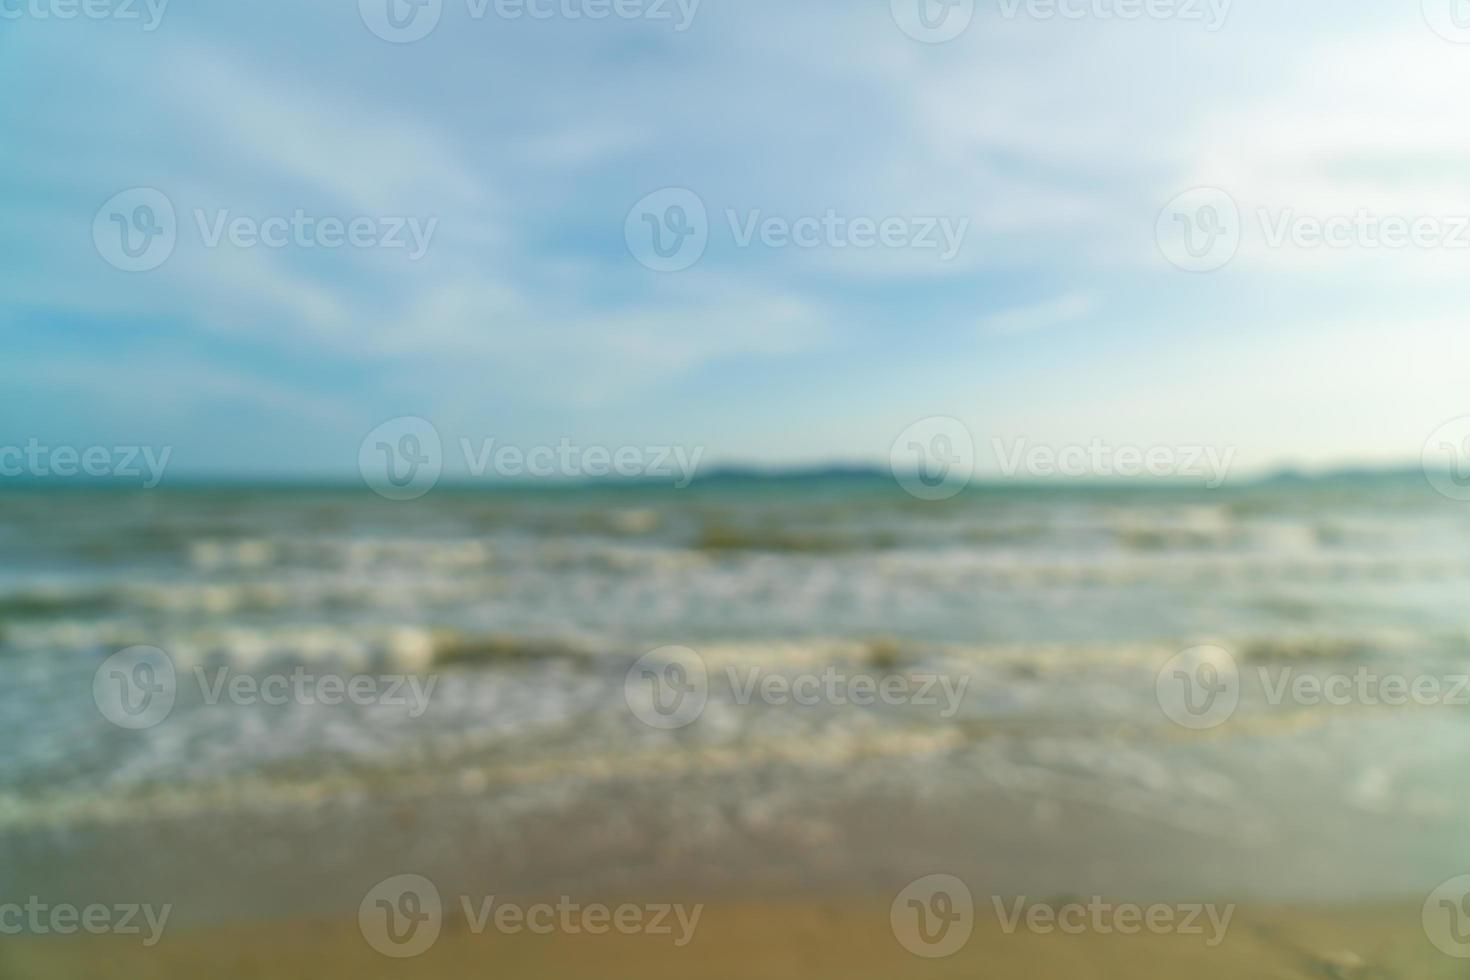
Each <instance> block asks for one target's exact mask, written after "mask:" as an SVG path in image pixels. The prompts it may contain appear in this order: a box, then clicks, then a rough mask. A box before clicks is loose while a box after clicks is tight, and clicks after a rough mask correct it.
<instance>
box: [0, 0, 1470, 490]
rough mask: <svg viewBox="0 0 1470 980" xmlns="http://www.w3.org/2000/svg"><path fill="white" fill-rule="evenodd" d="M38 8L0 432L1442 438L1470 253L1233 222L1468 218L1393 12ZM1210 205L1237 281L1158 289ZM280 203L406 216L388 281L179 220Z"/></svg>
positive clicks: (19, 82)
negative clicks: (131, 251) (680, 195)
mask: <svg viewBox="0 0 1470 980" xmlns="http://www.w3.org/2000/svg"><path fill="white" fill-rule="evenodd" d="M64 2H65V0H0V8H4V9H6V10H9V11H12V12H16V11H19V12H20V13H19V15H18V16H11V17H8V18H7V19H3V20H0V81H3V82H4V83H5V89H6V91H7V93H8V97H7V98H6V99H5V100H3V102H0V133H3V134H4V135H3V136H0V186H3V187H4V191H3V192H0V209H3V212H4V214H3V220H0V259H3V261H0V296H3V299H4V302H3V304H0V337H3V350H4V357H3V358H0V442H4V443H12V444H13V443H19V442H24V441H25V440H26V439H29V438H39V439H40V440H42V441H43V442H49V443H54V444H61V443H69V444H73V445H91V444H103V445H114V444H149V445H170V446H172V447H174V462H173V466H174V468H175V472H177V473H200V474H226V473H239V474H270V475H275V474H302V475H347V474H350V473H351V472H353V469H354V466H355V461H356V458H357V451H358V446H359V444H360V443H361V441H362V439H363V437H364V435H365V434H366V433H367V432H368V431H369V430H371V429H373V428H374V427H375V426H377V425H378V424H379V423H381V422H383V421H384V420H386V419H389V418H392V417H395V416H403V415H415V416H421V417H424V418H427V419H430V420H432V421H433V422H434V424H435V426H436V427H437V428H438V429H439V431H440V432H441V433H442V434H443V435H444V437H445V438H446V440H449V441H454V440H457V439H458V438H460V437H468V438H471V439H473V440H475V441H479V440H480V439H484V438H489V437H494V438H497V439H498V440H501V441H503V442H511V443H517V444H521V445H534V444H541V443H553V444H554V443H556V442H557V441H558V440H559V439H562V438H571V439H573V440H574V441H578V442H582V443H586V444H591V443H601V444H605V445H621V444H638V445H652V444H663V443H679V444H687V445H699V446H702V447H704V448H705V458H706V462H707V463H722V462H761V463H770V464H810V463H818V462H828V461H869V462H881V461H883V460H885V459H886V458H887V457H888V453H889V448H890V446H891V444H892V443H893V440H894V438H895V437H896V436H897V435H898V433H899V432H900V431H902V430H903V429H904V428H905V427H906V426H908V425H910V424H911V423H913V422H914V421H915V420H917V419H921V418H924V417H927V416H935V415H946V416H954V417H956V418H959V419H962V420H963V421H964V422H965V423H966V425H967V426H968V427H969V428H970V429H971V431H972V432H973V433H974V434H975V437H976V441H977V443H978V444H979V445H980V447H981V448H980V456H981V461H980V465H981V469H982V470H985V469H987V468H988V466H989V464H991V462H992V461H991V460H990V459H989V455H990V454H989V450H988V448H986V447H987V446H988V444H989V442H990V440H991V439H992V438H1003V439H1007V440H1010V439H1015V438H1025V439H1028V440H1031V441H1033V442H1044V443H1050V444H1067V443H1077V442H1085V441H1086V440H1088V439H1091V438H1095V437H1101V438H1103V439H1106V440H1110V441H1112V442H1115V443H1131V444H1139V445H1152V444H1166V445H1181V444H1212V445H1221V446H1224V445H1228V446H1233V447H1235V448H1236V450H1237V459H1238V461H1239V465H1240V466H1242V467H1245V468H1247V469H1263V468H1268V467H1273V466H1277V465H1282V464H1301V465H1307V466H1327V465H1335V464H1341V463H1357V462H1372V463H1406V462H1412V461H1414V460H1415V459H1417V457H1418V454H1419V451H1420V448H1421V447H1422V446H1423V444H1424V441H1425V439H1426V438H1427V437H1428V436H1429V434H1430V433H1431V432H1432V431H1433V430H1434V429H1435V428H1436V427H1437V426H1438V425H1440V423H1442V422H1444V421H1445V420H1446V419H1449V418H1451V417H1454V416H1457V415H1463V414H1466V413H1470V393H1467V388H1466V386H1465V384H1464V383H1463V369H1462V365H1463V364H1465V363H1466V360H1465V358H1464V355H1465V354H1466V353H1470V351H1467V350H1466V348H1467V347H1470V341H1467V340H1466V339H1465V338H1466V336H1467V332H1466V330H1465V329H1464V326H1463V319H1464V313H1463V311H1464V310H1466V309H1467V308H1470V304H1467V299H1470V251H1461V250H1458V249H1454V248H1438V249H1407V250H1399V251H1396V252H1391V253H1390V252H1386V251H1385V250H1382V249H1372V248H1365V247H1349V248H1343V249H1323V248H1315V249H1313V248H1292V247H1284V248H1283V247H1275V248H1273V247H1270V246H1269V244H1268V243H1267V242H1266V241H1265V240H1264V237H1263V235H1262V233H1261V228H1260V227H1259V222H1255V219H1254V218H1252V217H1250V216H1251V215H1253V214H1255V213H1256V212H1257V211H1258V209H1274V211H1275V212H1276V213H1280V211H1281V209H1288V208H1289V209H1292V210H1293V212H1294V213H1299V214H1308V215H1313V216H1319V217H1331V216H1334V215H1339V214H1350V213H1354V212H1356V211H1358V210H1360V209H1369V210H1370V211H1372V212H1374V213H1375V214H1393V215H1403V216H1406V217H1409V218H1413V217H1417V216H1423V215H1430V216H1439V217H1440V218H1442V219H1443V220H1445V221H1446V222H1452V221H1453V219H1454V218H1455V216H1458V215H1470V185H1467V184H1466V182H1465V180H1464V176H1463V175H1464V174H1465V173H1466V172H1470V130H1466V129H1465V127H1463V126H1461V125H1458V124H1457V120H1461V119H1462V118H1463V109H1462V104H1463V97H1464V93H1465V92H1466V91H1467V90H1470V44H1456V43H1451V41H1449V40H1447V39H1446V38H1444V37H1442V36H1441V35H1440V34H1438V33H1436V32H1435V31H1434V30H1432V29H1431V27H1430V26H1429V23H1428V21H1430V20H1433V19H1434V16H1435V14H1434V12H1433V10H1430V16H1428V17H1426V15H1425V11H1422V10H1421V9H1420V5H1419V4H1418V3H1402V4H1393V5H1388V4H1382V3H1373V2H1369V0H1337V2H1332V3H1327V2H1320V0H1312V2H1303V3H1297V4H1291V5H1283V4H1281V3H1279V2H1277V0H1237V2H1235V3H1233V4H1230V5H1229V6H1228V8H1226V19H1225V21H1224V23H1223V24H1222V25H1220V26H1219V29H1218V30H1213V31H1212V30H1208V29H1207V28H1206V26H1205V25H1203V24H1202V23H1200V22H1198V21H1192V20H1187V19H1183V18H1180V17H1169V18H1158V19H1148V18H1144V19H1137V20H1124V19H1121V18H1119V17H1116V16H1108V15H1107V11H1108V10H1110V9H1112V5H1110V3H1109V0H1090V5H1089V8H1088V9H1085V10H1083V8H1080V7H1079V8H1077V9H1079V10H1083V15H1082V16H1078V17H1076V18H1071V19H1063V18H1046V17H1043V16H1037V15H1036V9H1037V8H1036V5H1035V4H1031V5H1030V6H1028V5H1027V4H1021V6H1020V7H1019V8H1015V7H1011V8H1009V9H1010V10H1011V11H1013V12H1011V13H1007V9H1008V8H1007V7H1006V6H1005V5H1003V4H1001V3H999V2H986V0H982V2H980V3H979V6H978V9H977V11H976V12H975V14H974V18H973V21H972V22H971V23H970V24H969V26H968V28H967V29H966V30H965V31H964V33H963V34H961V35H960V36H959V37H957V38H955V39H954V40H951V41H948V42H947V43H942V44H927V43H921V42H919V41H917V40H915V39H913V38H912V37H910V36H908V35H907V34H906V33H905V32H904V31H903V30H901V29H900V28H899V26H898V23H897V21H896V19H895V16H894V13H893V10H892V9H891V4H890V3H889V0H881V2H880V0H842V2H838V0H830V2H825V0H812V2H807V3H791V2H789V0H787V2H765V0H704V2H703V3H701V4H700V5H699V6H698V8H697V10H696V11H695V12H694V16H693V19H692V21H691V23H690V24H689V26H688V29H687V30H684V31H678V30H676V29H675V28H674V26H673V25H672V24H671V23H670V22H668V21H659V20H653V19H650V18H647V17H641V18H631V19H628V18H609V19H605V20H596V21H593V20H586V19H582V20H572V19H568V18H567V17H564V16H560V15H557V16H553V17H550V18H548V19H531V18H521V19H516V20H511V19H506V18H504V17H499V16H496V15H495V14H494V12H493V9H494V8H493V5H492V7H491V11H490V12H488V13H487V14H486V15H485V16H483V17H478V18H477V17H475V16H472V14H471V10H472V9H473V8H472V7H471V6H470V5H469V4H468V0H443V9H442V14H441V18H440V20H439V22H438V24H437V26H436V27H435V29H434V30H433V31H432V32H431V33H430V34H428V36H426V37H424V38H423V39H421V40H419V41H416V42H413V43H392V42H389V41H386V40H384V39H382V38H380V37H378V36H376V35H375V34H374V33H373V32H372V31H371V30H369V29H368V27H367V26H366V24H365V21H364V17H363V13H362V10H361V9H360V8H359V4H358V2H357V0H294V2H277V0H253V2H251V3H248V4H245V3H224V2H214V0H194V2H191V3H187V4H185V3H182V2H179V3H176V4H171V5H169V6H168V7H167V8H166V10H165V11H164V13H163V16H162V18H161V20H160V21H159V22H158V24H157V27H156V29H154V30H151V31H148V30H144V29H143V24H142V23H141V22H140V21H137V20H126V19H121V18H117V17H112V18H106V19H100V20H89V19H86V18H78V19H70V20H62V19H58V18H57V17H54V16H53V17H46V18H42V17H40V16H38V15H37V10H38V9H40V10H43V11H44V10H52V11H54V9H55V7H56V4H57V3H64ZM98 2H121V0H98ZM365 2H367V0H365ZM564 2H567V3H572V4H574V5H575V4H577V3H579V2H580V3H585V2H586V0H564ZM897 2H899V3H901V2H903V0H897ZM1125 2H1126V0H1125ZM1436 2H1437V0H1426V5H1427V8H1433V7H1434V5H1435V3H1436ZM1446 2H1448V0H1446ZM138 6H139V7H140V8H141V7H142V3H141V0H140V2H139V4H138ZM1099 11H1102V12H1101V13H1099ZM1206 186H1207V187H1218V188H1223V189H1226V190H1228V192H1229V194H1230V195H1231V197H1232V198H1233V199H1234V200H1235V201H1236V202H1237V203H1238V204H1239V207H1240V209H1241V212H1242V214H1243V215H1245V216H1246V217H1245V218H1244V219H1243V222H1244V223H1243V226H1242V227H1243V232H1242V240H1241V244H1240V248H1239V251H1238V254H1236V255H1235V257H1234V259H1233V260H1232V261H1230V262H1229V264H1227V265H1225V266H1224V267H1223V268H1220V269H1217V270H1215V271H1211V272H1208V273H1191V272H1186V271H1181V270H1180V269H1178V268H1176V267H1175V266H1174V265H1172V264H1170V262H1168V261H1166V260H1165V258H1164V257H1163V255H1162V254H1161V251H1160V246H1159V243H1158V242H1157V241H1156V238H1155V223H1156V219H1158V217H1159V214H1160V211H1161V209H1163V208H1164V207H1165V205H1166V204H1167V203H1168V202H1169V201H1170V200H1171V199H1172V198H1174V197H1175V195H1177V194H1180V193H1181V192H1183V191H1186V190H1188V189H1190V188H1194V187H1206ZM138 187H145V188H155V189H157V190H158V191H160V192H162V193H163V194H164V195H165V196H166V197H167V199H168V200H169V202H170V203H171V204H172V205H173V207H174V209H175V211H176V213H177V220H178V234H177V244H176V245H175V246H174V247H173V250H172V252H171V254H170V255H169V257H168V259H167V261H166V262H164V263H163V264H162V265H160V266H159V267H158V268H156V269H153V270H151V271H146V272H126V271H122V270H120V269H118V268H115V267H113V266H112V265H110V264H109V263H108V261H106V260H105V258H104V257H103V256H102V255H101V254H99V249H98V247H97V246H96V245H95V244H94V239H93V225H94V218H96V217H97V215H98V211H99V208H102V206H103V204H104V202H107V201H109V199H111V198H113V196H114V195H117V194H119V193H120V192H125V191H128V190H129V189H130V188H138ZM667 187H678V188H687V189H689V190H691V191H693V192H694V193H695V194H697V195H698V197H699V199H700V200H701V201H702V202H703V204H704V205H705V206H706V208H707V209H708V215H709V246H708V249H707V251H706V252H705V253H704V255H703V257H702V258H701V259H700V260H699V261H698V262H696V263H695V264H694V265H693V266H691V267H690V268H688V269H685V270H683V271H678V272H662V273H661V272H656V271H652V270H650V269H648V268H645V267H644V266H642V265H640V264H639V262H637V261H636V260H635V259H634V257H633V256H632V255H631V254H630V251H629V247H628V244H627V241H626V240H625V221H626V219H627V217H628V214H629V209H630V208H632V207H633V205H634V204H635V202H637V201H639V200H640V199H641V198H643V197H645V196H646V195H648V194H650V193H652V192H655V191H658V190H660V189H662V188H667ZM298 210H300V211H302V212H304V213H306V214H308V215H311V216H314V217H317V218H320V217H324V216H326V217H337V218H340V219H342V220H344V221H346V220H350V219H352V218H354V217H368V218H372V219H373V220H374V221H375V222H380V221H383V220H385V219H391V218H395V217H415V218H418V219H420V220H422V221H428V220H430V219H437V224H436V225H435V226H434V231H433V236H432V238H431V239H430V241H429V245H428V248H427V250H426V251H425V252H424V254H423V256H422V257H420V258H418V259H411V258H409V257H408V255H407V254H405V250H402V249H384V248H359V249H351V248H343V249H335V250H326V249H321V248H316V249H310V248H304V247H300V246H299V245H297V244H295V243H292V244H288V245H286V246H285V247H281V248H267V247H262V246H259V245H255V246H238V245H231V244H229V243H228V242H226V243H224V244H221V245H219V246H217V247H208V245H207V244H206V242H205V240H204V235H203V234H202V232H201V230H200V228H199V227H198V224H197V221H196V217H195V215H196V213H203V214H205V215H212V216H219V215H222V214H227V215H229V216H231V217H238V216H245V217H248V218H251V219H252V220H262V219H264V218H267V217H270V216H276V215H284V216H289V215H291V214H293V213H294V212H296V211H298ZM730 210H733V211H735V212H736V213H737V214H738V215H740V216H742V218H744V217H746V216H749V215H751V214H753V213H755V212H757V211H758V212H759V214H760V215H761V216H762V217H772V216H774V217H778V218H785V219H793V220H794V219H796V218H799V217H803V216H821V215H823V214H826V213H828V212H833V213H836V214H838V215H840V216H843V217H844V218H847V219H853V218H868V219H873V220H874V221H879V220H882V219H885V218H889V217H899V218H902V219H905V220H908V221H914V220H916V219H920V218H924V217H926V216H927V217H943V218H949V219H952V220H956V221H958V220H960V219H964V220H965V221H967V222H968V224H967V232H966V235H965V237H964V239H963V247H962V248H961V250H960V252H959V254H958V255H956V256H955V257H954V258H953V259H952V260H950V261H942V260H940V259H939V258H938V256H937V255H936V254H935V253H934V252H933V251H924V250H919V249H913V248H869V249H856V248H847V249H837V248H832V247H828V246H826V245H821V246H818V247H814V248H794V247H769V246H767V245H763V244H761V243H759V242H756V243H753V244H751V245H749V246H745V247H742V246H741V245H740V244H739V242H738V241H737V240H736V236H734V235H733V234H732V231H731V228H730V227H729V225H728V221H727V217H726V212H727V211H730Z"/></svg>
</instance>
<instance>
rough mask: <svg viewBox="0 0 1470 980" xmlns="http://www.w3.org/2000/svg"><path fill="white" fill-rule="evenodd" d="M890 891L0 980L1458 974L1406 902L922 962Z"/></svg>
mask: <svg viewBox="0 0 1470 980" xmlns="http://www.w3.org/2000/svg"><path fill="white" fill-rule="evenodd" d="M889 902H890V898H889V897H888V896H870V897H868V898H859V897H853V898H844V899H833V900H830V901H807V902H790V903H786V902H780V901H767V902H760V903H755V902H725V903H722V904H719V905H711V906H707V907H706V908H705V909H704V911H703V915H702V916H701V919H700V921H699V925H698V928H697V930H696V931H695V934H694V937H693V939H692V940H691V941H690V942H689V943H688V945H686V946H684V947H683V948H676V947H675V945H674V943H673V942H672V941H671V939H670V938H668V937H655V936H650V935H631V936H629V935H616V934H609V935H603V936H591V935H585V934H583V935H565V934H551V935H544V936H538V935H529V934H525V933H521V934H516V935H507V934H500V933H495V932H493V931H487V932H486V933H484V934H482V935H475V934H473V933H471V932H470V931H469V930H467V929H466V928H465V927H464V926H463V924H462V923H460V924H458V925H456V924H455V923H453V922H446V926H445V930H444V932H443V934H442V935H440V937H439V939H438V941H437V942H436V943H435V944H434V945H433V947H432V948H430V949H429V950H428V951H427V952H425V953H423V954H422V955H420V956H418V957H415V958H412V959H391V958H388V957H385V956H383V955H382V954H380V953H378V952H376V951H374V950H373V949H372V948H370V947H369V945H368V944H367V942H366V941H365V940H364V939H363V937H362V935H361V933H360V932H359V931H358V928H357V924H356V922H355V921H352V920H348V921H334V922H325V921H305V920H298V921H293V922H283V923H273V924H258V925H252V926H248V927H242V926H235V927H228V928H209V929H195V930H188V931H178V932H175V931H173V930H171V929H170V930H169V931H168V932H167V933H166V934H165V935H164V937H163V938H162V939H161V940H160V942H159V943H158V944H157V945H156V946H155V947H153V948H152V949H145V948H142V946H141V944H140V943H139V942H138V941H137V940H136V939H126V940H125V939H123V938H121V937H100V938H99V937H86V938H73V937H54V938H27V939H21V940H7V941H6V942H5V943H4V944H3V945H0V976H5V977H21V978H33V977H34V978H49V977H83V976H107V977H113V978H123V980H127V978H134V977H136V978H165V980H168V978H175V977H177V978H188V980H197V978H200V977H209V978H211V980H231V978H247V977H249V978H254V977H287V976H298V977H320V978H332V977H352V978H362V977H407V978H417V977H424V978H429V977H433V978H458V977H476V978H485V977H535V976H547V977H568V978H576V977H597V978H600V980H605V978H610V977H612V978H618V977H628V978H634V977H636V978H640V980H661V978H665V977H667V978H670V980H673V978H680V980H683V978H687V977H690V976H698V977H702V978H708V980H720V978H726V977H729V978H737V977H740V978H744V977H762V978H767V980H780V978H785V977H801V978H804V980H816V978H825V977H832V978H845V980H853V978H863V977H874V978H877V977H883V978H893V977H898V976H921V977H980V976H984V977H1030V978H1046V977H1057V978H1063V977H1065V978H1068V980H1076V978H1089V977H1130V978H1140V980H1144V978H1152V977H1158V978H1164V977H1168V978H1171V980H1172V978H1182V977H1190V978H1199V980H1211V978H1216V977H1218V978H1222V980H1223V978H1229V980H1240V978H1243V977H1251V978H1261V980H1270V978H1282V980H1286V978H1303V980H1305V978H1314V980H1320V978H1324V977H1326V978H1341V980H1353V978H1364V980H1367V978H1373V980H1384V978H1396V977H1403V978H1415V980H1433V978H1437V977H1463V976H1464V975H1465V971H1466V964H1465V963H1464V962H1462V961H1460V960H1456V959H1453V958H1451V957H1448V956H1446V955H1444V954H1443V953H1441V952H1439V951H1438V950H1436V949H1435V948H1434V947H1433V946H1432V945H1431V944H1430V942H1429V940H1428V939H1427V938H1426V936H1425V933H1424V931H1423V929H1422V927H1421V924H1420V909H1419V907H1418V905H1417V904H1414V903H1410V902H1402V903H1396V904H1392V905H1382V906H1361V907H1356V908H1344V909H1329V908H1313V909H1305V908H1296V909H1285V908H1277V907H1266V906H1257V907H1252V908H1237V909H1236V911H1235V914H1234V917H1233V919H1232V920H1231V923H1230V926H1229V929H1228V932H1227V933H1226V935H1225V937H1224V939H1223V941H1221V942H1220V943H1219V944H1218V945H1217V946H1214V947H1210V946H1207V945H1206V942H1205V939H1204V938H1203V937H1201V936H1199V935H1189V936H1185V935H1177V934H1172V935H1148V934H1139V935H1120V934H1111V935H1103V934H1097V933H1094V932H1087V933H1083V934H1080V935H1061V934H1056V933H1053V934H1049V935H1039V934H1034V933H1028V932H1025V931H1024V930H1023V931H1017V932H1014V933H1011V934H1007V933H1006V932H1005V931H1004V930H1003V929H1002V928H1001V925H1000V924H999V922H998V921H997V919H996V917H995V915H994V914H993V913H992V912H991V910H990V905H989V902H988V901H986V900H984V899H982V898H980V897H979V896H977V909H976V921H975V928H974V932H973V934H972V936H971V937H970V939H969V941H968V943H966V945H965V946H964V947H963V948H962V949H960V950H959V951H958V952H957V953H955V954H954V955H952V956H949V957H946V958H942V959H924V958H920V957H917V956H915V955H913V954H912V953H910V952H908V951H907V950H905V949H904V948H903V946H902V945H900V943H899V942H898V940H897V939H896V938H895V936H894V933H893V931H892V930H891V929H890V926H889Z"/></svg>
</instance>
